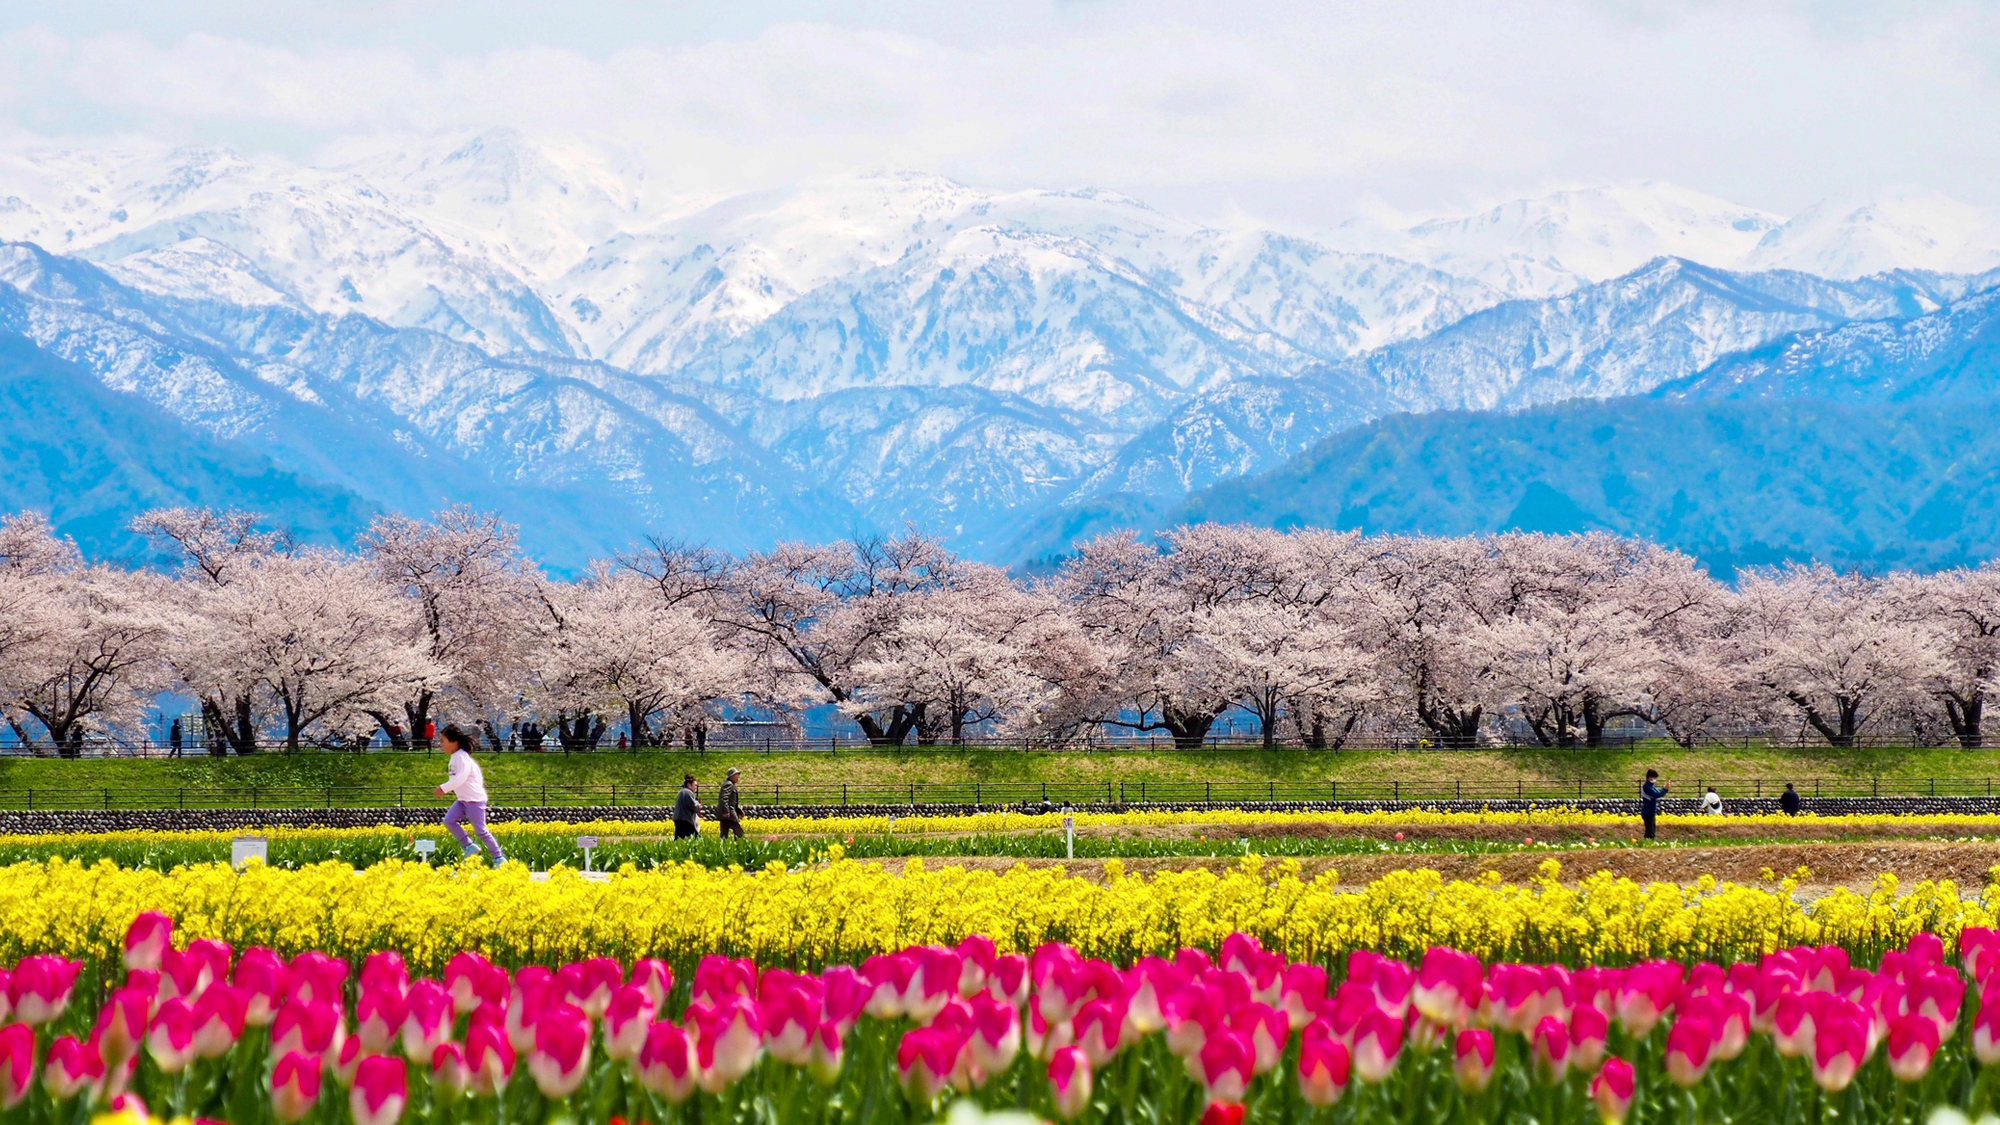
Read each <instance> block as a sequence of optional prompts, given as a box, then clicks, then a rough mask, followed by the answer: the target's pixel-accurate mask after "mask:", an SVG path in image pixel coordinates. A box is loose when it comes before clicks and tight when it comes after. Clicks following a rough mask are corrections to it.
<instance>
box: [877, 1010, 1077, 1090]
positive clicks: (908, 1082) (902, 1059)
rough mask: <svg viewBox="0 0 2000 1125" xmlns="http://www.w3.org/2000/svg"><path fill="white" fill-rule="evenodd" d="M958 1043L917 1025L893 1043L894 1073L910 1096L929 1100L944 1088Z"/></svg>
mask: <svg viewBox="0 0 2000 1125" xmlns="http://www.w3.org/2000/svg"><path fill="white" fill-rule="evenodd" d="M959 1046H960V1044H959V1040H958V1037H957V1036H955V1035H953V1034H952V1033H951V1032H949V1031H946V1030H943V1029H941V1028H935V1027H919V1028H916V1029H915V1030H913V1031H907V1032H904V1033H903V1038H902V1041H901V1042H900V1043H898V1044H897V1045H896V1074H897V1077H898V1078H900V1079H901V1080H902V1083H903V1089H904V1090H905V1091H906V1092H908V1093H909V1095H910V1097H911V1098H912V1099H914V1100H915V1101H918V1102H928V1101H931V1100H932V1099H934V1098H936V1097H937V1096H938V1095H939V1094H941V1093H943V1092H944V1091H945V1089H946V1087H948V1086H949V1085H950V1084H951V1073H952V1070H953V1068H954V1067H956V1066H957V1064H958V1050H959ZM1065 1050H1070V1051H1074V1050H1076V1048H1074V1047H1069V1048H1065Z"/></svg>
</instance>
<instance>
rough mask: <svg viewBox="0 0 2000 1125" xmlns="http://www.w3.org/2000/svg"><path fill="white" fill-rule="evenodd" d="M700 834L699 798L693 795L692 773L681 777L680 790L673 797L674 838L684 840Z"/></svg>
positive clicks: (693, 782)
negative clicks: (678, 793)
mask: <svg viewBox="0 0 2000 1125" xmlns="http://www.w3.org/2000/svg"><path fill="white" fill-rule="evenodd" d="M700 834H701V798H699V797H697V796H695V780H694V775H693V774H688V775H687V776H686V777H685V778H682V779H681V792H680V795H679V796H678V797H675V798H674V839H676V840H685V839H687V838H688V837H690V836H698V835H700Z"/></svg>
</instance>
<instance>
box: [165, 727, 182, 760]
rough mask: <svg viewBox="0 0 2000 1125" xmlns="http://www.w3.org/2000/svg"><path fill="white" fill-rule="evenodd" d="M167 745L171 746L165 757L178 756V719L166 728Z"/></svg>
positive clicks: (179, 745)
mask: <svg viewBox="0 0 2000 1125" xmlns="http://www.w3.org/2000/svg"><path fill="white" fill-rule="evenodd" d="M167 745H168V746H170V747H172V749H171V750H170V751H169V752H168V754H167V757H169V758H178V757H180V756H181V721H180V720H179V719H175V720H174V725H173V726H171V727H168V728H167Z"/></svg>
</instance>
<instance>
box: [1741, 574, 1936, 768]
mask: <svg viewBox="0 0 2000 1125" xmlns="http://www.w3.org/2000/svg"><path fill="white" fill-rule="evenodd" d="M1739 586H1740V588H1741V591H1742V601H1743V610H1744V620H1745V625H1746V642H1747V644H1746V647H1747V649H1748V651H1749V653H1750V654H1751V655H1752V658H1753V659H1754V660H1755V662H1756V663H1755V668H1756V670H1757V675H1758V677H1759V679H1760V681H1761V682H1762V683H1763V685H1764V686H1765V688H1766V689H1767V690H1768V691H1770V692H1771V693H1772V694H1773V695H1774V696H1776V697H1777V698H1779V699H1782V700H1784V701H1786V702H1788V703H1789V704H1790V705H1791V706H1792V707H1793V708H1794V709H1795V710H1796V712H1797V714H1798V716H1799V717H1800V718H1801V719H1802V720H1803V721H1804V722H1805V724H1806V725H1807V726H1809V727H1811V728H1812V729H1813V730H1814V731H1816V732H1818V734H1819V735H1820V737H1822V738H1824V739H1825V740H1826V741H1827V743H1828V744H1829V745H1832V746H1853V745H1855V743H1856V740H1857V739H1858V738H1859V736H1860V735H1861V732H1862V730H1863V729H1864V728H1865V727H1866V726H1867V725H1868V724H1869V722H1870V720H1871V719H1873V718H1874V717H1875V716H1876V715H1877V714H1879V713H1882V712H1884V711H1888V710H1891V709H1893V708H1894V707H1896V706H1897V705H1899V704H1906V703H1908V702H1909V701H1910V700H1912V699H1913V698H1915V697H1919V696H1921V694H1922V692H1923V689H1924V686H1925V685H1926V684H1928V683H1932V682H1935V680H1936V678H1937V677H1939V676H1941V675H1943V674H1944V668H1943V664H1944V662H1943V660H1942V658H1941V657H1940V656H1939V655H1938V654H1939V651H1940V650H1941V649H1942V647H1943V645H1942V644H1941V643H1940V642H1939V640H1938V639H1937V638H1936V637H1935V636H1933V635H1931V634H1932V630H1931V628H1930V627H1929V626H1926V625H1919V624H1916V623H1913V622H1910V621H1908V620H1906V619H1905V618H1904V616H1903V615H1902V614H1901V613H1900V612H1899V611H1898V607H1897V605H1896V602H1895V599H1894V598H1892V597H1890V596H1889V593H1888V590H1887V588H1886V584H1885V583H1884V582H1883V580H1881V579H1877V578H1871V577H1868V576H1865V575H1860V574H1841V573H1839V572H1836V571H1834V570H1832V569H1831V568H1829V567H1826V566H1824V565H1815V566H1796V565H1794V566H1788V567H1785V568H1783V569H1779V570H1755V571H1748V572H1745V573H1744V574H1743V575H1742V576H1741V578H1740V581H1739Z"/></svg>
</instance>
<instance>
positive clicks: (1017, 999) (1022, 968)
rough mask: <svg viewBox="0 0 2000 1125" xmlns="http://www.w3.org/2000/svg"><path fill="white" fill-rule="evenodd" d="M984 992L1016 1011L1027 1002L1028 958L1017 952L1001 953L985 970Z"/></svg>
mask: <svg viewBox="0 0 2000 1125" xmlns="http://www.w3.org/2000/svg"><path fill="white" fill-rule="evenodd" d="M986 993H987V995H989V996H991V997H993V998H994V999H995V1000H998V1001H1000V1002H1001V1003H1003V1004H1011V1005H1013V1006H1014V1008H1015V1009H1016V1010H1017V1011H1018V1010H1019V1009H1020V1007H1021V1005H1023V1004H1026V1003H1027V1002H1028V959H1027V958H1026V957H1023V956H1021V955H1020V954H1018V953H1007V954H1003V955H1001V956H1000V957H998V958H995V959H994V962H993V967H992V968H989V969H987V970H986Z"/></svg>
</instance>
